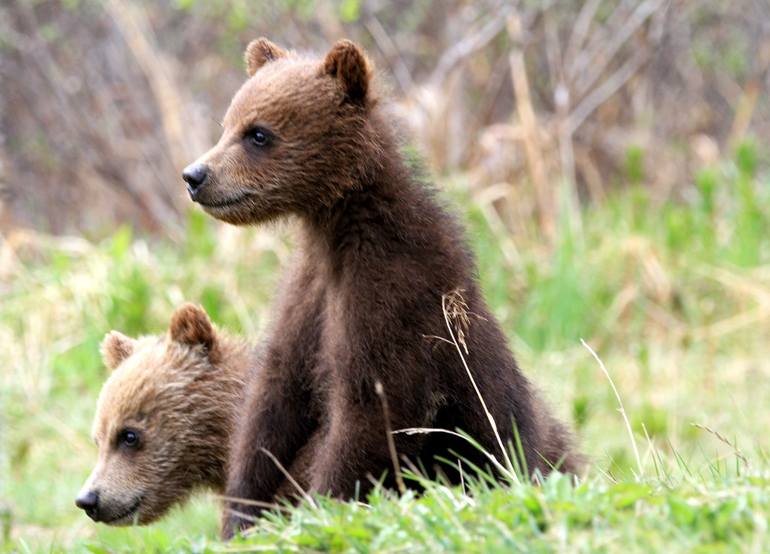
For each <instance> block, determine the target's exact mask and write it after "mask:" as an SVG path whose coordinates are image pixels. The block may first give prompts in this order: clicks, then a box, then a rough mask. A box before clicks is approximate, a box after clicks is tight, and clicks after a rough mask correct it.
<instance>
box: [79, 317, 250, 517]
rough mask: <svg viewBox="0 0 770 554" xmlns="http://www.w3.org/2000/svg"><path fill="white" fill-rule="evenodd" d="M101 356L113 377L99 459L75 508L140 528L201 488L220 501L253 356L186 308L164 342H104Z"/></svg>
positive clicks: (98, 426) (116, 336) (118, 338)
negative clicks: (233, 431) (213, 491)
mask: <svg viewBox="0 0 770 554" xmlns="http://www.w3.org/2000/svg"><path fill="white" fill-rule="evenodd" d="M102 356H103V358H104V362H105V364H106V365H107V367H109V368H110V369H113V370H114V371H113V372H112V374H111V375H110V377H109V379H107V381H106V382H105V384H104V386H103V387H102V391H101V393H100V395H99V400H98V402H97V408H96V416H95V418H94V425H93V436H94V440H95V442H96V444H97V446H98V449H99V457H98V462H97V464H96V467H95V469H94V470H93V472H92V473H91V476H90V477H89V478H88V480H87V481H86V483H85V485H84V486H83V488H82V490H81V491H80V493H79V494H78V498H77V500H76V504H77V505H78V507H80V508H82V509H83V510H85V512H86V513H87V514H88V515H89V516H90V517H91V518H92V519H94V520H95V521H101V522H103V523H106V524H109V525H130V524H139V525H143V524H146V523H150V522H152V521H155V520H156V519H158V518H160V517H161V516H162V515H163V514H165V513H166V512H167V511H168V509H169V508H170V507H172V506H173V505H175V504H177V503H180V502H183V501H184V500H185V499H186V498H187V496H188V495H189V494H190V492H192V491H193V490H194V489H196V488H199V487H209V488H213V489H214V490H217V491H219V492H222V491H223V490H224V486H225V475H226V463H227V458H228V455H229V449H228V442H229V439H230V434H231V431H232V429H233V427H234V418H235V415H236V413H237V409H238V408H241V403H242V400H243V390H244V384H245V383H246V382H251V381H253V377H251V376H250V374H251V373H252V372H254V370H255V366H256V364H255V356H254V354H253V350H252V349H251V348H250V347H249V346H248V345H247V344H246V343H245V342H243V341H240V340H236V339H231V338H229V337H227V336H225V335H223V334H222V333H219V332H216V331H215V330H214V327H213V326H212V325H211V322H210V321H209V318H208V316H207V315H206V312H204V311H203V309H201V308H199V307H197V306H194V305H192V304H185V305H183V306H181V307H180V308H178V309H177V310H176V312H175V313H174V315H173V317H172V319H171V324H170V325H169V329H168V333H167V334H166V335H164V336H160V337H157V336H154V337H153V336H151V337H143V338H140V339H132V338H129V337H127V336H125V335H123V334H121V333H118V332H117V331H112V332H111V333H108V334H107V336H106V337H105V339H104V341H103V342H102Z"/></svg>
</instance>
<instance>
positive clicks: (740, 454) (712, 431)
mask: <svg viewBox="0 0 770 554" xmlns="http://www.w3.org/2000/svg"><path fill="white" fill-rule="evenodd" d="M692 426H693V427H695V428H696V429H700V430H702V431H706V432H707V433H710V434H712V435H714V436H715V437H716V438H717V440H718V441H719V442H722V443H724V444H726V445H727V446H729V447H730V449H731V450H732V451H733V454H735V457H736V458H738V459H739V460H740V461H741V462H743V464H744V465H745V466H746V467H749V460H748V459H747V458H746V456H745V455H744V454H743V452H741V450H740V448H738V445H737V444H735V443H734V442H732V441H730V440H729V439H728V438H727V437H725V436H724V435H723V434H722V433H720V432H719V431H717V430H716V429H712V428H711V427H709V426H708V425H702V424H700V423H693V424H692Z"/></svg>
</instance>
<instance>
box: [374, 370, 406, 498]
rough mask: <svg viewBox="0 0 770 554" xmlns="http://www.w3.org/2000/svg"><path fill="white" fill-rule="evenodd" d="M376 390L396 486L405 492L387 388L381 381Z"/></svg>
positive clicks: (375, 386) (402, 492)
mask: <svg viewBox="0 0 770 554" xmlns="http://www.w3.org/2000/svg"><path fill="white" fill-rule="evenodd" d="M374 391H375V392H376V393H377V396H378V397H379V398H380V402H381V403H382V415H383V417H384V418H385V436H386V437H387V440H388V452H389V453H390V461H391V462H392V463H393V471H394V472H395V477H396V486H397V487H398V492H400V493H401V494H404V493H405V492H406V485H404V477H403V475H402V474H401V464H399V462H398V452H397V451H396V441H395V440H393V428H392V427H391V425H390V409H389V408H388V397H387V396H385V389H384V387H383V386H382V383H381V382H380V381H377V382H376V383H375V384H374Z"/></svg>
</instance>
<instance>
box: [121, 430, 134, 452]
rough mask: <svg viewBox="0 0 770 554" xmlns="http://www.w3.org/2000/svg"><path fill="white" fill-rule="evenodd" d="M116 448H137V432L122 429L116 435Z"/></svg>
mask: <svg viewBox="0 0 770 554" xmlns="http://www.w3.org/2000/svg"><path fill="white" fill-rule="evenodd" d="M118 446H125V447H126V448H136V447H137V446H139V432H138V431H134V430H133V429H123V430H122V431H121V432H120V433H118Z"/></svg>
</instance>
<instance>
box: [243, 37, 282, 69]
mask: <svg viewBox="0 0 770 554" xmlns="http://www.w3.org/2000/svg"><path fill="white" fill-rule="evenodd" d="M286 56H287V52H286V50H284V49H283V48H281V47H280V46H276V45H275V44H273V43H272V42H270V41H269V40H267V39H266V38H265V37H261V38H258V39H256V40H252V41H251V42H250V43H249V45H248V46H247V47H246V52H245V54H244V55H243V59H244V60H245V61H246V72H247V73H248V74H249V77H253V76H254V74H255V73H256V72H257V70H258V69H259V68H260V67H262V66H263V65H265V64H266V63H268V62H272V61H275V60H277V59H279V58H285V57H286Z"/></svg>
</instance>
